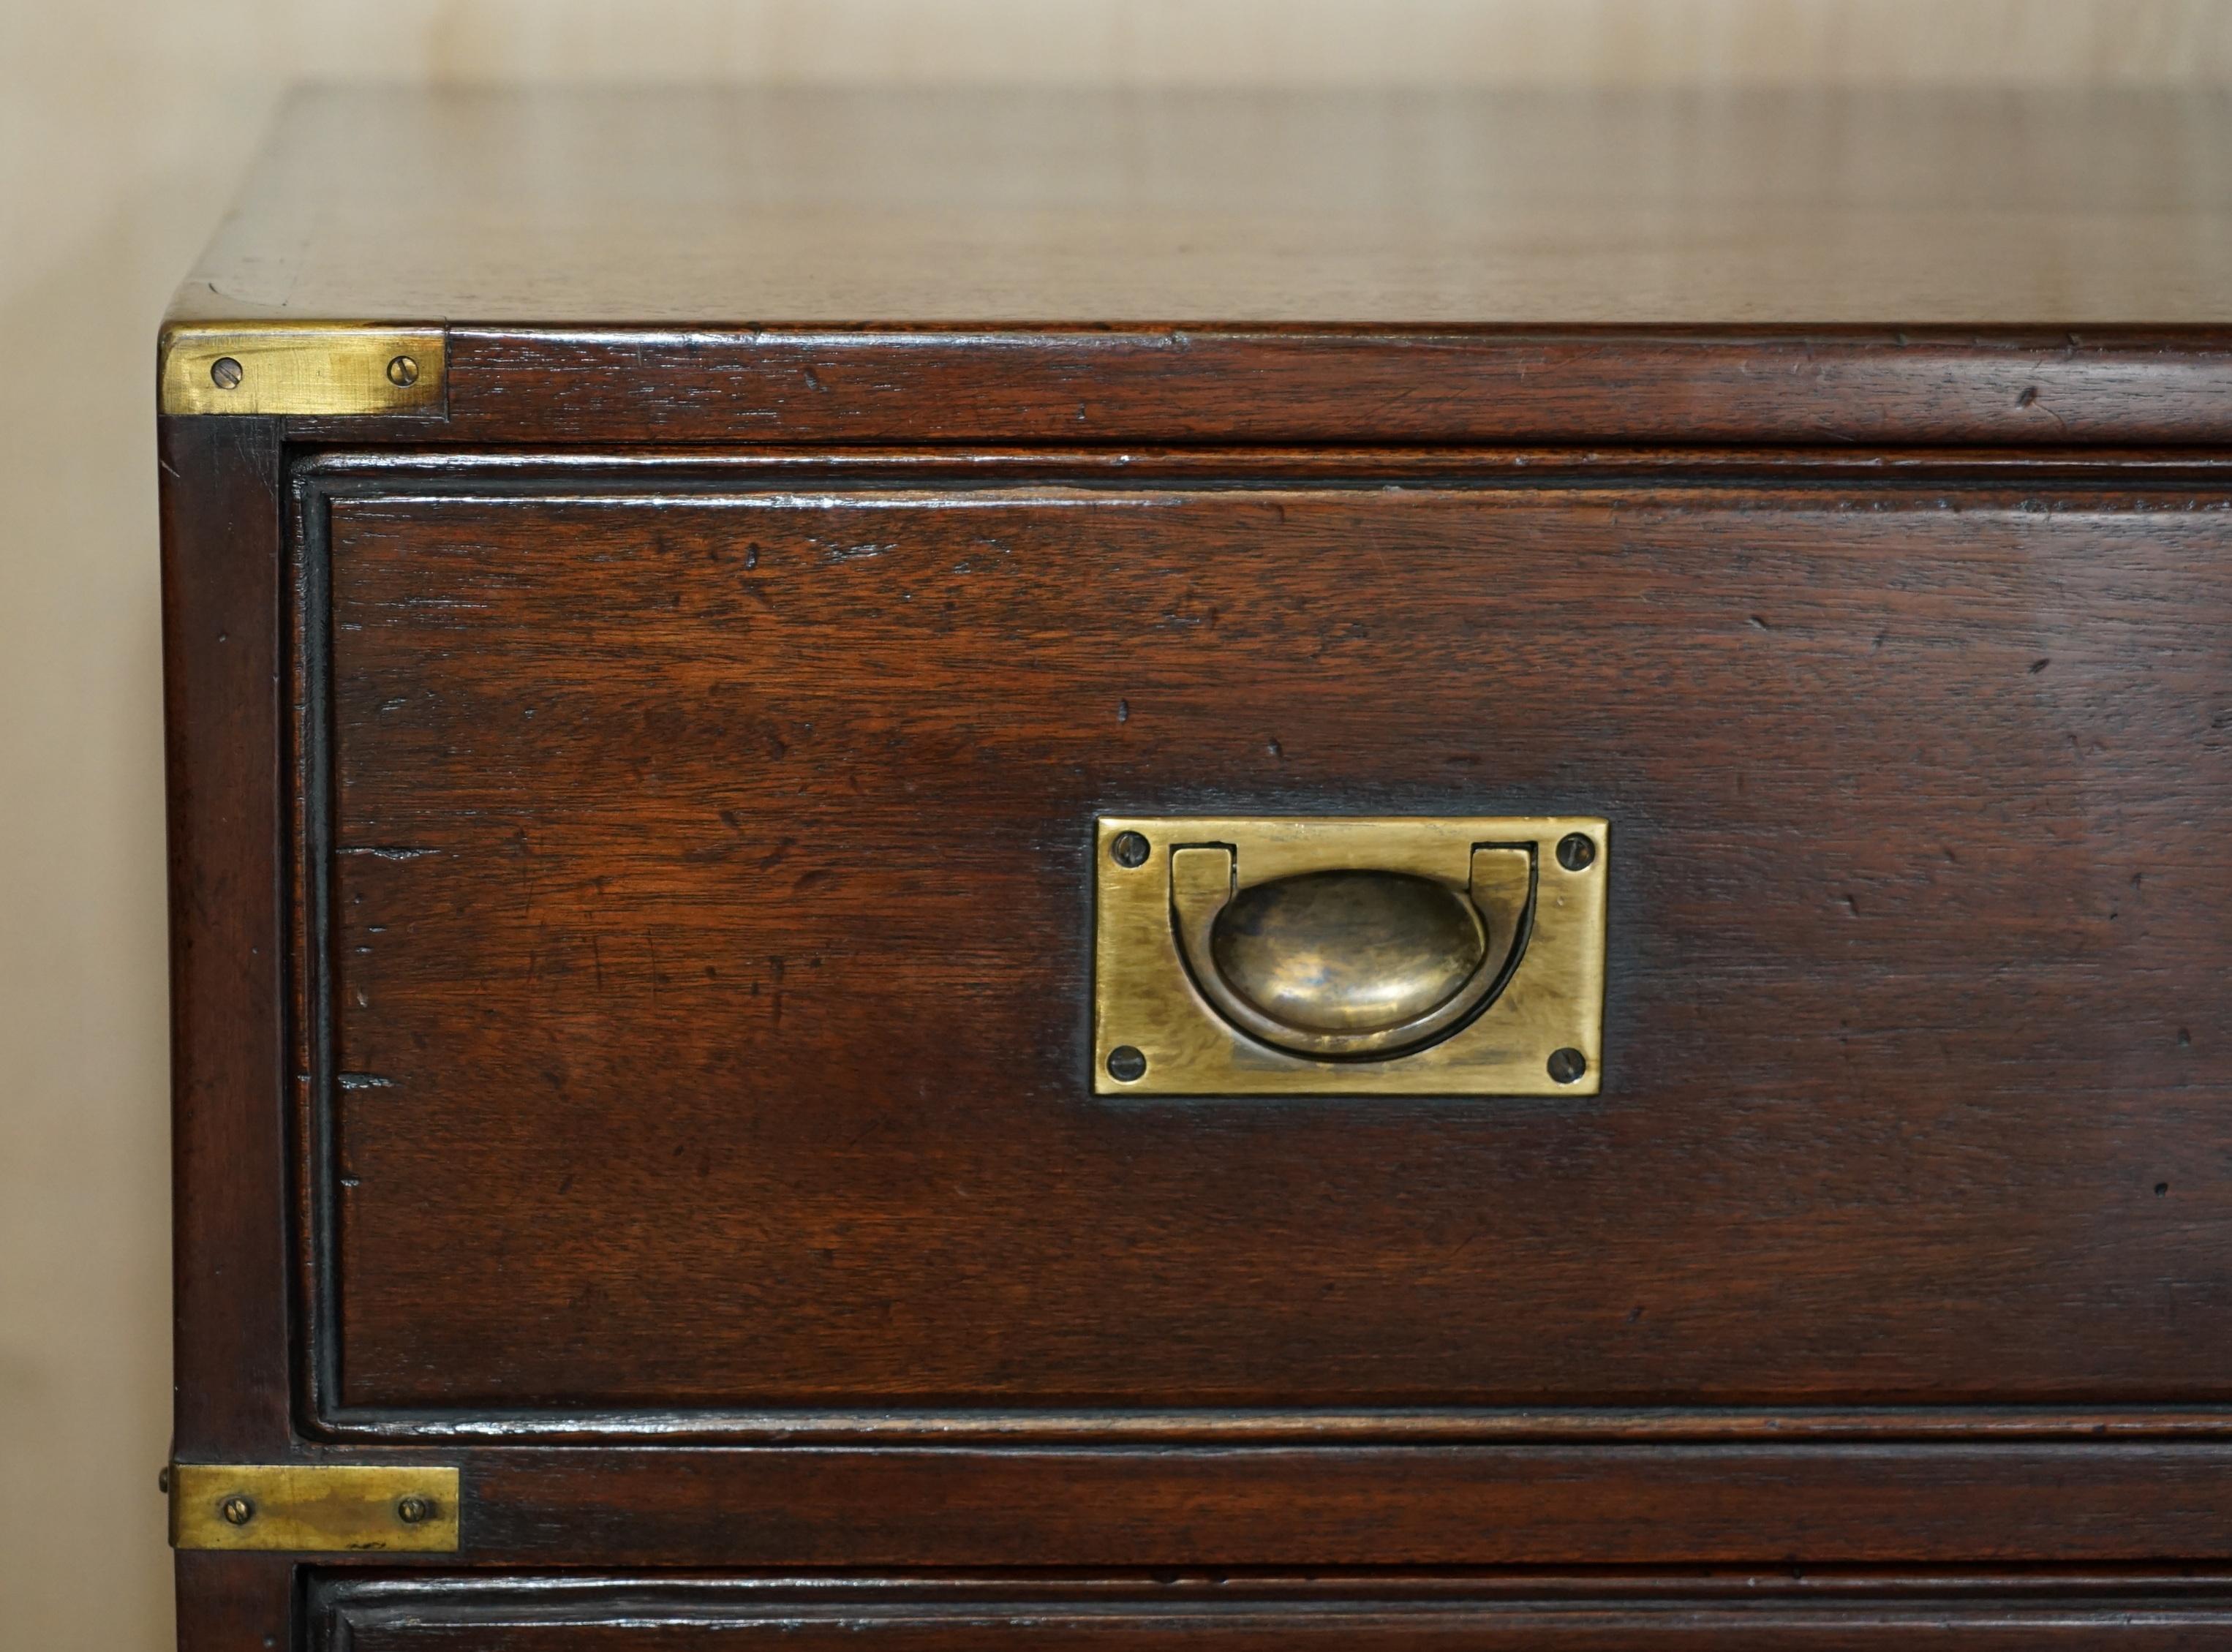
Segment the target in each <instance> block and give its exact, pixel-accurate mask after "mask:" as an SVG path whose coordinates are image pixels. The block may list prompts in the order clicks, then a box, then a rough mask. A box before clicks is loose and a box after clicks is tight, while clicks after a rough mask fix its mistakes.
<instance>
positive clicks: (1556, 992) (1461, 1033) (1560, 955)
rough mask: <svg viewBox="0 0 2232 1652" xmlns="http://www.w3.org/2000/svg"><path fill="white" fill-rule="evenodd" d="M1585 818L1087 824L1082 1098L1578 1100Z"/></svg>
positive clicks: (1598, 887)
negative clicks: (1087, 1036)
mask: <svg viewBox="0 0 2232 1652" xmlns="http://www.w3.org/2000/svg"><path fill="white" fill-rule="evenodd" d="M1610 845H1611V838H1610V827H1609V826H1608V825H1607V823H1606V821H1605V820H1602V819H1600V818H1599V817H1596V816H1593V815H1433V816H1398V815H1325V816H1310V815H1191V816H1188V815H1175V816H1173V815H1162V816H1149V815H1123V816H1118V815H1105V816H1103V817H1102V818H1101V819H1100V820H1099V821H1098V822H1097V823H1096V826H1095V831H1094V842H1093V849H1094V858H1095V860H1096V861H1097V863H1098V870H1097V871H1096V872H1095V874H1094V881H1093V1046H1092V1049H1093V1053H1092V1060H1093V1078H1092V1084H1093V1092H1094V1093H1095V1094H1096V1095H1103V1096H1363V1095H1385V1096H1392V1095H1408V1096H1499V1095H1500V1096H1547V1095H1559V1096H1593V1095H1595V1094H1596V1093H1597V1092H1598V1089H1599V1085H1600V1084H1601V1082H1602V1077H1601V1074H1602V1054H1603V1019H1604V971H1605V911H1606V874H1607V869H1608V866H1609V864H1610V863H1609V860H1608V858H1607V853H1608V851H1609V848H1610Z"/></svg>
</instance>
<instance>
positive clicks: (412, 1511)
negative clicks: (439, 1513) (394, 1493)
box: [395, 1492, 434, 1526]
mask: <svg viewBox="0 0 2232 1652" xmlns="http://www.w3.org/2000/svg"><path fill="white" fill-rule="evenodd" d="M395 1518H396V1519H399V1520H400V1521H402V1522H403V1524H404V1525H406V1526H416V1525H418V1524H419V1522H420V1521H421V1520H431V1519H433V1518H434V1500H433V1499H432V1498H431V1497H421V1496H419V1493H416V1492H413V1493H411V1494H410V1495H409V1496H408V1497H403V1498H399V1499H397V1500H396V1504H395Z"/></svg>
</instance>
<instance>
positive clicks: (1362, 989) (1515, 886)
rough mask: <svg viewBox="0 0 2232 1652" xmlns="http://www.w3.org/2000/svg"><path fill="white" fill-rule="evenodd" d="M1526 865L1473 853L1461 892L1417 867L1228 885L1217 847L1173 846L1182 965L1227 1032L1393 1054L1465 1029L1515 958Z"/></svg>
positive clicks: (1318, 1051) (1511, 852)
mask: <svg viewBox="0 0 2232 1652" xmlns="http://www.w3.org/2000/svg"><path fill="white" fill-rule="evenodd" d="M1533 872H1534V868H1533V865H1532V861H1531V858H1530V857H1529V856H1528V852H1526V851H1525V850H1524V849H1515V848H1495V847H1476V848H1475V849H1474V850H1473V852H1472V863H1471V877H1470V880H1469V882H1468V883H1467V884H1466V886H1465V887H1464V889H1463V890H1462V891H1460V890H1457V889H1454V888H1452V887H1450V885H1449V884H1446V883H1444V882H1442V881H1440V880H1439V879H1437V878H1426V877H1421V876H1419V875H1418V874H1417V873H1414V872H1407V871H1390V870H1385V869H1372V868H1336V869H1331V870H1327V871H1307V872H1301V873H1297V874H1294V875H1291V876H1288V877H1284V878H1275V879H1273V880H1272V881H1270V882H1268V883H1261V884H1253V885H1251V886H1250V887H1249V888H1246V889H1242V888H1240V887H1239V881H1238V880H1239V867H1238V860H1237V858H1236V855H1235V854H1234V852H1233V851H1232V850H1231V849H1230V847H1229V846H1227V845H1222V844H1218V845H1193V846H1188V847H1182V848H1177V849H1174V850H1172V852H1171V910H1172V915H1173V919H1174V922H1175V925H1176V928H1177V930H1178V942H1179V945H1180V947H1181V949H1183V951H1184V955H1185V961H1186V965H1187V968H1188V969H1190V970H1191V973H1192V975H1193V979H1194V982H1195V984H1196V985H1197V987H1198V988H1200V989H1201V992H1202V994H1203V995H1204V997H1206V998H1207V999H1208V1000H1209V1001H1210V1003H1212V1004H1213V1005H1215V1006H1216V1007H1217V1012H1218V1013H1219V1014H1222V1015H1223V1016H1224V1017H1225V1018H1226V1019H1227V1020H1230V1021H1231V1022H1232V1023H1233V1025H1234V1026H1236V1027H1239V1028H1240V1029H1241V1030H1242V1031H1243V1032H1245V1033H1249V1035H1251V1036H1252V1037H1255V1038H1257V1039H1260V1040H1262V1041H1263V1042H1264V1043H1266V1044H1268V1045H1271V1046H1274V1047H1275V1048H1279V1049H1283V1050H1292V1051H1294V1052H1295V1053H1298V1054H1301V1055H1311V1056H1316V1057H1319V1058H1320V1059H1324V1058H1328V1057H1330V1058H1347V1059H1373V1058H1385V1057H1388V1056H1392V1055H1397V1054H1400V1053H1402V1052H1404V1051H1405V1050H1411V1049H1416V1048H1417V1047H1418V1046H1420V1045H1422V1044H1424V1043H1426V1042H1428V1041H1429V1040H1432V1039H1434V1038H1437V1037H1438V1036H1440V1035H1442V1034H1443V1033H1447V1032H1448V1031H1449V1030H1450V1029H1451V1028H1452V1027H1459V1026H1462V1025H1463V1022H1464V1021H1465V1020H1466V1018H1467V1017H1468V1016H1470V1014H1472V1012H1473V1011H1474V1010H1476V1009H1477V1008H1478V1007H1480V1006H1481V1005H1482V1004H1483V1003H1484V1002H1485V1001H1487V999H1488V997H1489V994H1490V993H1491V992H1492V991H1493V990H1494V989H1495V988H1496V984H1497V983H1498V982H1499V981H1501V980H1502V977H1503V975H1504V972H1505V970H1506V969H1508V968H1509V964H1510V962H1511V959H1512V956H1513V954H1514V953H1515V951H1516V950H1517V948H1518V944H1519V939H1520V936H1521V934H1522V925H1523V923H1524V920H1525V916H1526V910H1527V904H1528V895H1529V893H1530V890H1531V886H1532V884H1533Z"/></svg>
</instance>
